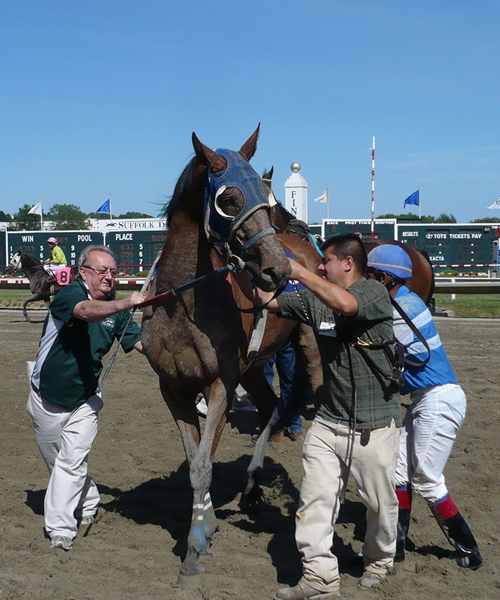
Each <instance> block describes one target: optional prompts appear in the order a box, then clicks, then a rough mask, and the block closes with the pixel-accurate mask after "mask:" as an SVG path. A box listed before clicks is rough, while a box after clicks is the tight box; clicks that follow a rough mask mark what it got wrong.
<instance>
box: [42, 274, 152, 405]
mask: <svg viewBox="0 0 500 600" xmlns="http://www.w3.org/2000/svg"><path fill="white" fill-rule="evenodd" d="M84 300H91V297H90V296H89V294H88V291H87V287H86V286H85V284H84V283H83V282H82V281H81V280H77V281H75V282H73V283H71V284H70V285H68V286H67V287H65V288H63V289H62V290H61V291H60V292H59V293H58V294H57V296H56V297H55V298H54V301H53V302H52V304H51V305H50V311H49V313H48V315H47V318H46V319H45V323H44V326H43V330H42V338H41V340H40V346H39V349H38V354H37V359H36V363H35V368H34V370H33V376H32V381H33V383H34V385H35V386H36V387H38V388H39V390H40V394H41V396H42V397H43V398H45V399H46V400H50V402H53V403H54V404H59V405H60V406H64V407H65V408H68V409H73V408H76V407H77V406H79V405H80V404H83V403H84V402H85V401H86V400H88V398H90V397H91V396H93V395H94V394H95V392H96V389H97V385H98V381H99V375H100V374H101V371H102V362H101V358H102V357H103V356H104V355H105V354H107V353H108V352H109V350H110V349H111V347H112V345H113V342H114V340H115V338H118V339H120V337H121V335H122V333H123V331H124V329H125V327H126V324H127V322H128V320H129V317H130V313H129V312H128V311H127V312H123V313H118V314H116V315H113V316H111V317H107V318H106V319H104V320H102V321H99V322H98V323H87V322H86V321H83V320H82V319H77V318H76V317H74V316H73V310H74V308H75V306H76V305H77V304H78V303H79V302H82V301H84ZM140 339H141V331H140V328H139V326H138V325H137V323H135V322H134V321H131V322H130V325H129V326H128V328H127V331H126V333H125V336H124V338H123V341H122V347H123V349H124V350H125V352H130V350H132V349H133V347H134V345H135V344H136V343H137V342H138V341H139V340H140Z"/></svg>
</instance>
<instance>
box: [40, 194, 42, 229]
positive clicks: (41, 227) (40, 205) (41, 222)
mask: <svg viewBox="0 0 500 600" xmlns="http://www.w3.org/2000/svg"><path fill="white" fill-rule="evenodd" d="M42 201H43V198H42V196H40V231H43V208H42Z"/></svg>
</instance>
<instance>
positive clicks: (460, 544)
mask: <svg viewBox="0 0 500 600" xmlns="http://www.w3.org/2000/svg"><path fill="white" fill-rule="evenodd" d="M430 509H431V511H432V514H433V515H434V517H435V519H436V521H437V522H438V524H439V527H441V530H442V531H443V533H444V534H445V536H446V538H447V539H448V541H449V542H450V544H451V545H452V546H453V547H454V548H455V550H456V551H457V553H456V556H454V557H453V558H454V559H455V562H456V563H457V564H458V566H459V567H462V568H463V569H471V570H473V571H474V570H476V569H479V567H482V566H483V558H482V556H481V554H480V552H479V548H478V546H477V542H476V540H475V539H474V536H473V535H472V532H471V530H470V529H469V526H468V525H467V523H466V521H465V519H464V518H463V516H462V515H461V514H460V513H459V512H458V509H457V507H456V506H455V503H454V502H453V500H452V498H451V496H450V495H449V494H447V495H446V496H445V497H444V498H443V499H442V500H440V501H439V502H436V503H435V504H433V505H430Z"/></svg>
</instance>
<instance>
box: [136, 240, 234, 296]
mask: <svg viewBox="0 0 500 600" xmlns="http://www.w3.org/2000/svg"><path fill="white" fill-rule="evenodd" d="M226 251H227V252H228V264H227V265H226V266H224V267H221V268H220V269H217V271H212V272H211V273H208V274H207V275H202V276H201V277H198V278H197V279H193V281H189V282H188V283H185V284H184V285H180V286H178V287H176V288H172V289H170V290H167V291H166V292H162V293H161V294H158V295H157V296H153V297H152V298H148V299H147V300H145V301H144V302H141V303H140V304H137V305H136V307H135V308H146V306H152V305H155V304H161V303H162V302H165V300H168V299H169V298H174V297H175V296H179V295H180V294H182V293H184V292H187V290H190V289H192V288H195V287H198V286H200V285H203V284H204V283H208V282H210V281H212V280H214V279H217V278H218V277H220V276H222V275H226V274H227V273H228V272H229V271H232V272H233V273H238V272H239V271H242V270H243V269H244V268H245V263H244V262H243V261H242V260H241V258H239V257H237V256H234V254H232V253H231V251H230V250H229V246H227V244H226Z"/></svg>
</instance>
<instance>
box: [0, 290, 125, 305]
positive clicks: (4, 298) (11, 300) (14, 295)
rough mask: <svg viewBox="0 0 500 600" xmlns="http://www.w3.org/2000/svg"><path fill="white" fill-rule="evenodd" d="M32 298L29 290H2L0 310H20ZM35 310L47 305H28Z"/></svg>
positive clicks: (34, 303) (32, 303) (42, 303)
mask: <svg viewBox="0 0 500 600" xmlns="http://www.w3.org/2000/svg"><path fill="white" fill-rule="evenodd" d="M12 287H15V286H12ZM130 293H131V292H128V291H120V292H117V293H116V297H117V299H118V300H121V299H122V298H125V297H126V296H128V295H129V294H130ZM30 296H31V292H30V291H29V290H20V289H0V308H20V307H21V306H22V305H23V302H24V301H25V300H26V299H27V298H29V297H30ZM34 308H45V303H44V302H41V301H39V302H31V303H30V304H28V310H31V309H34Z"/></svg>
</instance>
